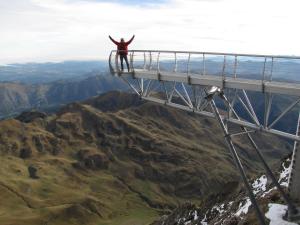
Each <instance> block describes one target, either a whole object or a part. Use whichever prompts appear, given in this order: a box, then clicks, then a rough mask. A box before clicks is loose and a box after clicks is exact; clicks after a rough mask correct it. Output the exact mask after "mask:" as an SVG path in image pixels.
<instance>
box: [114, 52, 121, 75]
mask: <svg viewBox="0 0 300 225" xmlns="http://www.w3.org/2000/svg"><path fill="white" fill-rule="evenodd" d="M115 64H116V69H117V71H118V73H119V72H120V67H119V51H116V56H115Z"/></svg>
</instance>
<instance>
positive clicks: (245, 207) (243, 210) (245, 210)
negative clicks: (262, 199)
mask: <svg viewBox="0 0 300 225" xmlns="http://www.w3.org/2000/svg"><path fill="white" fill-rule="evenodd" d="M250 206H251V201H250V198H246V201H245V203H244V204H243V202H241V203H240V205H239V209H238V211H237V212H236V213H235V215H236V216H241V215H243V214H247V213H248V210H249V207H250Z"/></svg>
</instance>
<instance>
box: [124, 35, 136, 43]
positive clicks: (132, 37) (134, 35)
mask: <svg viewBox="0 0 300 225" xmlns="http://www.w3.org/2000/svg"><path fill="white" fill-rule="evenodd" d="M134 37H135V35H133V36H132V38H131V39H130V40H129V41H127V42H126V44H127V45H129V44H130V43H131V42H132V41H133V39H134Z"/></svg>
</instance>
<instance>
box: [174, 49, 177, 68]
mask: <svg viewBox="0 0 300 225" xmlns="http://www.w3.org/2000/svg"><path fill="white" fill-rule="evenodd" d="M174 72H175V73H176V72H177V53H176V52H175V65H174Z"/></svg>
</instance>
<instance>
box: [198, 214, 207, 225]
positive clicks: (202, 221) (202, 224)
mask: <svg viewBox="0 0 300 225" xmlns="http://www.w3.org/2000/svg"><path fill="white" fill-rule="evenodd" d="M200 223H201V225H207V218H206V213H205V216H204V218H203V219H202V220H201V222H200Z"/></svg>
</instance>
